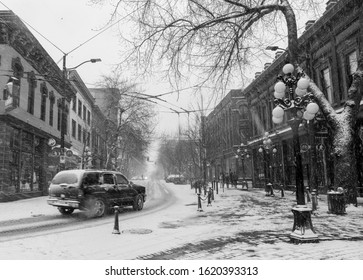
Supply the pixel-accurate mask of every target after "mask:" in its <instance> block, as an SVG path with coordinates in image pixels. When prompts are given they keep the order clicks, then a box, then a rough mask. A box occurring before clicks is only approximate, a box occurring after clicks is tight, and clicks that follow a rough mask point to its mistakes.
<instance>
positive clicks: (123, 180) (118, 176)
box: [116, 174, 128, 185]
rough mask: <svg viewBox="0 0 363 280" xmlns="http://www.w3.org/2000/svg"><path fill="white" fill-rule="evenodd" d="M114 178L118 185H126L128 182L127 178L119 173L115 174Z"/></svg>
mask: <svg viewBox="0 0 363 280" xmlns="http://www.w3.org/2000/svg"><path fill="white" fill-rule="evenodd" d="M116 180H117V184H118V185H127V184H128V181H127V179H126V178H125V177H124V176H123V175H121V174H116Z"/></svg>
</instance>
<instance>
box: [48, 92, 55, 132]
mask: <svg viewBox="0 0 363 280" xmlns="http://www.w3.org/2000/svg"><path fill="white" fill-rule="evenodd" d="M54 103H55V97H54V92H53V91H51V92H50V93H49V125H50V126H53V117H54Z"/></svg>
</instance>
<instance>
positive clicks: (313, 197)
mask: <svg viewBox="0 0 363 280" xmlns="http://www.w3.org/2000/svg"><path fill="white" fill-rule="evenodd" d="M311 203H312V204H311V208H312V210H313V211H315V210H316V209H317V208H318V196H317V193H316V191H315V190H313V191H312V192H311Z"/></svg>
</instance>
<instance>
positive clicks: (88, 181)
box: [83, 172, 100, 186]
mask: <svg viewBox="0 0 363 280" xmlns="http://www.w3.org/2000/svg"><path fill="white" fill-rule="evenodd" d="M99 182H100V174H98V173H96V172H92V173H86V174H85V176H84V178H83V184H84V185H87V186H93V185H98V184H99Z"/></svg>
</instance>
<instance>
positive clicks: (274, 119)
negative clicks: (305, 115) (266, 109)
mask: <svg viewBox="0 0 363 280" xmlns="http://www.w3.org/2000/svg"><path fill="white" fill-rule="evenodd" d="M283 120H284V118H276V117H272V122H273V123H275V124H279V123H282V121H283Z"/></svg>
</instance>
